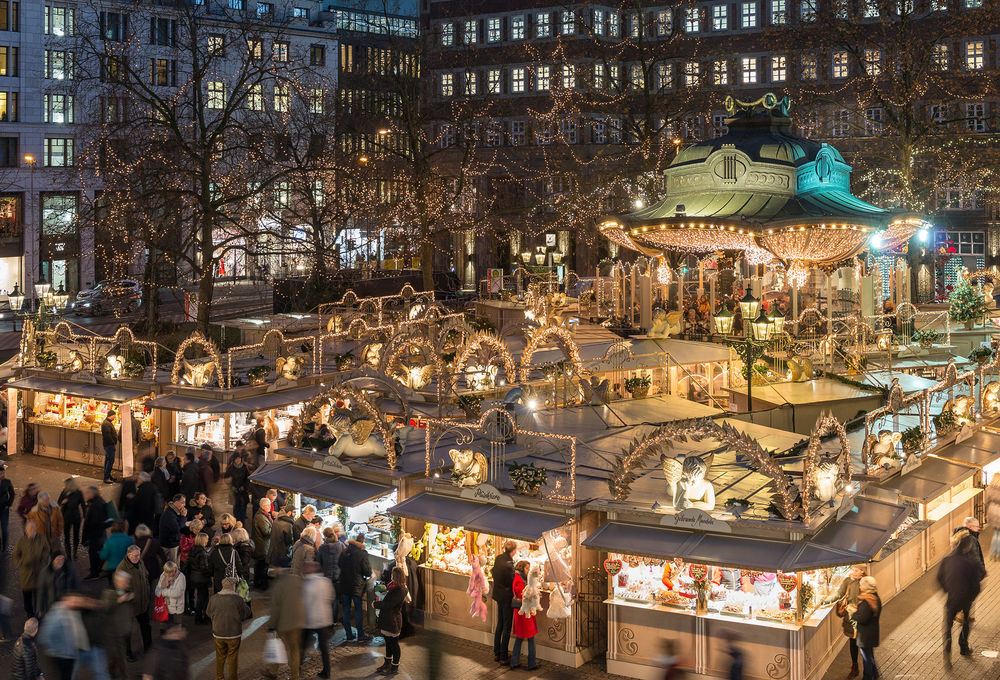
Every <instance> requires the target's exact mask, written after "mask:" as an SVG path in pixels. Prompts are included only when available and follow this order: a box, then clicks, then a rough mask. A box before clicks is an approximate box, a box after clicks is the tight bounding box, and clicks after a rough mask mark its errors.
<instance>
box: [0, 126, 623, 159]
mask: <svg viewBox="0 0 1000 680" xmlns="http://www.w3.org/2000/svg"><path fill="white" fill-rule="evenodd" d="M590 141H591V142H592V143H594V144H607V143H608V133H607V128H605V127H604V123H603V122H602V121H599V120H595V121H594V122H593V123H591V124H590ZM16 153H17V152H16V151H15V155H16Z"/></svg>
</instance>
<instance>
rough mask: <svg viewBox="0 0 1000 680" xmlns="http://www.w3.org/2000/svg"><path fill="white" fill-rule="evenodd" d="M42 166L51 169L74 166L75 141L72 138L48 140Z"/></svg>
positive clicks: (46, 140) (45, 143)
mask: <svg viewBox="0 0 1000 680" xmlns="http://www.w3.org/2000/svg"><path fill="white" fill-rule="evenodd" d="M44 145H45V146H44V149H43V150H44V154H43V158H42V164H43V165H44V166H46V167H49V168H68V167H70V166H72V165H73V140H72V139H71V138H62V137H60V138H46V139H45V142H44Z"/></svg>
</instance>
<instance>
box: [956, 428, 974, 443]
mask: <svg viewBox="0 0 1000 680" xmlns="http://www.w3.org/2000/svg"><path fill="white" fill-rule="evenodd" d="M973 434H974V433H973V430H972V427H971V426H970V425H969V424H968V423H965V424H964V425H962V429H961V430H959V431H958V435H957V436H956V437H955V443H956V444H958V443H960V442H964V441H965V440H966V439H969V438H970V437H972V435H973Z"/></svg>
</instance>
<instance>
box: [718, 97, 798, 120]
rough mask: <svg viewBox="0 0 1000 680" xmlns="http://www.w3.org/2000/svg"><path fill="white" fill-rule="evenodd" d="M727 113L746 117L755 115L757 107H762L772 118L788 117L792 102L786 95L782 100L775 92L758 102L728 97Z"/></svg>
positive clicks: (726, 103)
mask: <svg viewBox="0 0 1000 680" xmlns="http://www.w3.org/2000/svg"><path fill="white" fill-rule="evenodd" d="M725 106H726V113H728V114H729V115H731V116H732V115H735V114H736V113H737V112H740V113H742V114H743V115H744V116H746V117H750V116H752V115H754V113H755V112H756V109H757V107H758V106H759V107H761V108H762V109H764V110H766V111H767V112H768V113H770V114H771V115H772V116H780V117H787V116H788V112H789V111H790V110H791V108H792V101H791V99H789V97H788V95H787V94H786V95H785V96H784V97H782V98H781V99H778V96H777V95H776V94H774V93H773V92H768V93H767V94H765V95H764V96H763V97H761V98H760V99H758V100H756V101H752V102H745V101H742V100H740V99H736V98H735V97H733V95H729V96H727V97H726V102H725Z"/></svg>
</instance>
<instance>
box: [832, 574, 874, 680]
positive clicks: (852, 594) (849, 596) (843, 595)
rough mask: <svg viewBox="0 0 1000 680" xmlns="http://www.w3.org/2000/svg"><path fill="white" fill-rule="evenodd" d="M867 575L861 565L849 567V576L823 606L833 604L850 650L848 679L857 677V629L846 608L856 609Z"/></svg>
mask: <svg viewBox="0 0 1000 680" xmlns="http://www.w3.org/2000/svg"><path fill="white" fill-rule="evenodd" d="M867 574H868V569H867V567H866V566H865V565H863V564H856V565H854V566H853V567H851V573H850V575H849V576H848V577H847V578H845V579H844V581H843V583H841V584H840V589H839V590H837V594H836V595H834V596H833V597H831V598H829V599H827V600H826V601H825V602H824V603H823V604H834V603H836V604H834V613H836V614H837V616H839V617H840V618H841V625H842V627H843V631H844V637H846V638H847V641H848V646H849V647H850V650H851V672H850V673H849V674H848V675H847V677H848V678H856V677H858V670H859V669H858V641H857V628H856V626H855V624H854V622H853V621H852V620H851V616H850V614H849V613H848V611H847V609H848V607H856V606H857V604H858V597H859V596H860V595H861V579H862V578H864V577H865V576H866V575H867Z"/></svg>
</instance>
